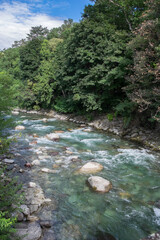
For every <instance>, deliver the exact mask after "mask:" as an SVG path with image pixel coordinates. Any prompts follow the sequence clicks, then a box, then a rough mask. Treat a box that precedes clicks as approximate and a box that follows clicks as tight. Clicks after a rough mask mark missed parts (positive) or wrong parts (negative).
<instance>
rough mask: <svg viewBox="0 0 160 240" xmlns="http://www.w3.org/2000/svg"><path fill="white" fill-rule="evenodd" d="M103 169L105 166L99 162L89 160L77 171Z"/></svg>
mask: <svg viewBox="0 0 160 240" xmlns="http://www.w3.org/2000/svg"><path fill="white" fill-rule="evenodd" d="M102 169H103V166H102V165H101V164H100V163H97V162H88V163H86V164H85V165H84V166H83V167H81V168H80V169H79V170H78V171H77V173H82V174H90V173H97V172H100V171H101V170H102Z"/></svg>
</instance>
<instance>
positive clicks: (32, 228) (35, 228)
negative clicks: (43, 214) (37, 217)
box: [12, 222, 42, 240]
mask: <svg viewBox="0 0 160 240" xmlns="http://www.w3.org/2000/svg"><path fill="white" fill-rule="evenodd" d="M13 235H14V237H13V238H12V239H13V240H14V239H15V237H17V238H20V239H23V240H39V239H40V237H41V235H42V229H41V226H40V224H39V223H37V222H31V223H27V222H25V223H20V224H17V225H16V233H14V234H13Z"/></svg>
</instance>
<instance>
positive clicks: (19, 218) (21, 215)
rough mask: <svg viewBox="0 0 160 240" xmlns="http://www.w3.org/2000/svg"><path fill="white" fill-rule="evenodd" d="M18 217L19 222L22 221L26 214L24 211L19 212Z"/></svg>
mask: <svg viewBox="0 0 160 240" xmlns="http://www.w3.org/2000/svg"><path fill="white" fill-rule="evenodd" d="M16 217H17V221H18V222H22V221H23V220H24V214H23V213H22V212H19V213H17V214H16Z"/></svg>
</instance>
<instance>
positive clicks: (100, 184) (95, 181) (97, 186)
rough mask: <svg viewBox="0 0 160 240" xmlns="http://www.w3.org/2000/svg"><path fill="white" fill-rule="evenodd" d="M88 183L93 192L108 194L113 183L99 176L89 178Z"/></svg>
mask: <svg viewBox="0 0 160 240" xmlns="http://www.w3.org/2000/svg"><path fill="white" fill-rule="evenodd" d="M88 182H89V184H90V186H91V187H92V188H93V190H94V191H96V192H102V193H106V192H109V190H110V189H111V188H112V184H111V182H110V181H108V180H107V179H105V178H102V177H98V176H92V177H89V178H88Z"/></svg>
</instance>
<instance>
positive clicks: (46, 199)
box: [44, 198, 52, 203]
mask: <svg viewBox="0 0 160 240" xmlns="http://www.w3.org/2000/svg"><path fill="white" fill-rule="evenodd" d="M44 201H45V203H51V202H52V200H51V199H50V198H45V200H44Z"/></svg>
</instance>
